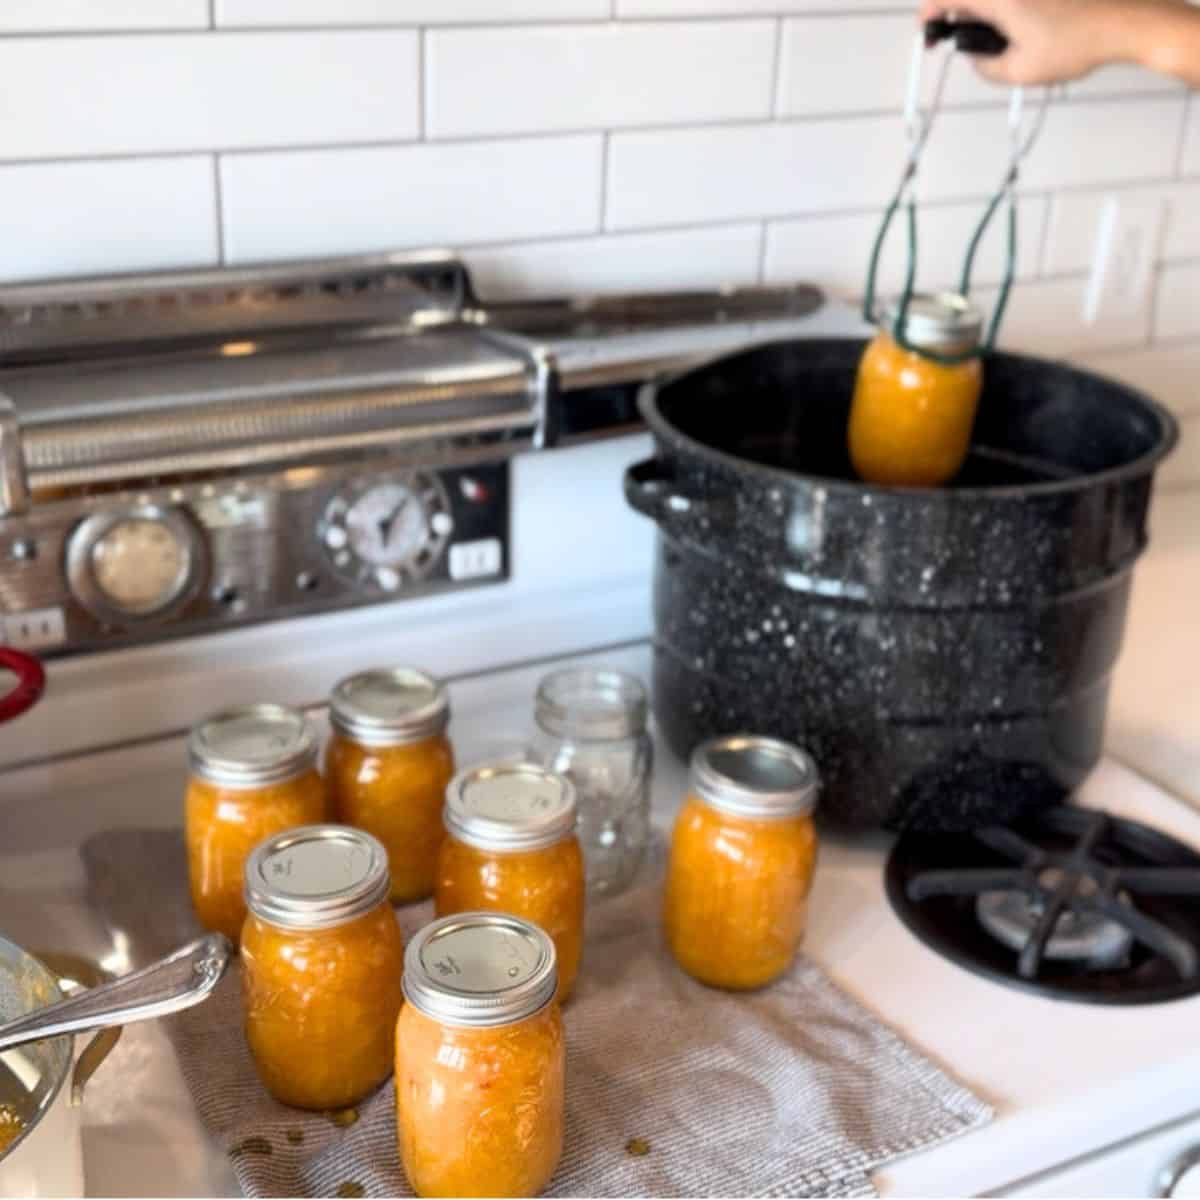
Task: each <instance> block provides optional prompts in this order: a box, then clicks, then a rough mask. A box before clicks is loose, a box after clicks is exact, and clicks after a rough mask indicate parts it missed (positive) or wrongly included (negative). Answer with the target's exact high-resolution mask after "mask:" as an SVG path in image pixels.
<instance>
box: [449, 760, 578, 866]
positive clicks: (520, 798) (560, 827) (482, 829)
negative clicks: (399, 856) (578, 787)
mask: <svg viewBox="0 0 1200 1200" xmlns="http://www.w3.org/2000/svg"><path fill="white" fill-rule="evenodd" d="M575 820H576V800H575V787H574V785H573V784H572V783H571V781H570V780H569V779H567V778H565V777H564V776H562V775H556V774H555V773H554V772H553V771H548V770H546V769H545V767H540V766H537V765H536V764H534V763H513V762H509V763H498V764H496V765H494V766H483V767H473V768H470V769H469V770H466V771H461V772H459V774H457V775H456V776H455V777H454V778H453V779H452V780H451V781H450V786H449V787H448V788H447V789H446V807H445V810H444V812H443V821H444V823H445V826H446V831H447V832H448V833H449V834H451V835H452V836H453V837H455V838H457V839H458V840H459V841H460V842H465V843H466V844H467V845H469V846H475V847H476V848H477V849H480V850H540V849H543V848H544V847H546V846H553V845H555V844H556V843H557V842H560V841H562V840H563V838H566V837H569V836H570V835H571V834H573V833H574V832H575Z"/></svg>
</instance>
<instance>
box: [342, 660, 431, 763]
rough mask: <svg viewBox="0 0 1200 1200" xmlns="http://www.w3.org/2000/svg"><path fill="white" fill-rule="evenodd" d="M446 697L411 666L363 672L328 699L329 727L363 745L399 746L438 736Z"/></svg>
mask: <svg viewBox="0 0 1200 1200" xmlns="http://www.w3.org/2000/svg"><path fill="white" fill-rule="evenodd" d="M449 720H450V698H449V696H448V695H447V694H446V689H445V687H444V686H443V684H441V683H440V682H439V681H438V680H436V679H434V678H433V676H431V675H427V674H426V673H425V672H424V671H418V670H416V669H415V668H413V667H398V668H395V669H392V670H377V671H363V672H361V673H360V674H358V675H351V676H350V677H349V678H347V679H343V680H341V682H339V683H338V684H337V685H336V686H335V687H334V689H333V692H332V693H331V694H330V697H329V721H330V724H332V726H333V727H334V729H336V730H337V731H338V733H341V734H344V735H345V736H346V737H348V738H351V739H353V740H354V741H356V742H359V743H361V744H362V745H364V746H401V745H405V744H406V743H409V742H420V741H424V740H425V739H426V738H430V737H436V736H437V735H438V734H440V733H442V732H443V731H444V730H445V728H446V725H447V723H448V722H449Z"/></svg>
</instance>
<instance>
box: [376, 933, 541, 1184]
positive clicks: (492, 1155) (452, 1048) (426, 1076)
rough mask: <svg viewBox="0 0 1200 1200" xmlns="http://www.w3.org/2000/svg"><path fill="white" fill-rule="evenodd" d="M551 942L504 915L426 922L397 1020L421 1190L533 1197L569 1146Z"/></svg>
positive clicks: (402, 1123)
mask: <svg viewBox="0 0 1200 1200" xmlns="http://www.w3.org/2000/svg"><path fill="white" fill-rule="evenodd" d="M557 987H558V980H557V971H556V968H555V955H554V944H553V942H551V941H550V939H549V938H548V937H547V936H546V934H545V932H544V931H542V930H541V929H539V928H538V927H537V926H536V925H531V924H530V923H529V922H527V921H522V920H521V919H520V918H518V917H514V916H510V915H509V914H507V913H459V914H456V915H454V916H451V917H444V918H443V919H441V920H439V921H435V922H434V923H433V924H432V925H427V926H426V927H425V928H424V929H422V930H421V931H420V933H418V934H417V935H416V937H414V938H413V940H412V941H411V942H410V943H409V947H408V951H407V953H406V954H405V956H404V998H405V1001H406V1003H405V1005H404V1008H403V1010H402V1011H401V1013H400V1020H399V1021H398V1022H397V1025H396V1119H397V1130H398V1133H399V1142H400V1159H401V1162H402V1163H403V1164H404V1171H405V1173H406V1174H407V1176H408V1181H409V1183H410V1184H412V1187H413V1190H414V1191H415V1192H416V1193H417V1195H418V1196H536V1195H537V1194H538V1193H539V1192H541V1191H542V1190H543V1189H544V1188H545V1187H546V1185H547V1184H548V1183H549V1182H550V1178H551V1176H552V1175H553V1174H554V1170H555V1168H556V1167H557V1165H558V1160H559V1157H560V1155H561V1154H562V1145H563V1117H564V1112H563V1076H564V1066H565V1046H564V1042H563V1026H562V1017H561V1016H560V1015H559V1009H558V1002H557V1001H556V1000H555V998H554V997H555V992H556V991H557Z"/></svg>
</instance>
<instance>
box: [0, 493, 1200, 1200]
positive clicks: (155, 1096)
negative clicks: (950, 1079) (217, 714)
mask: <svg viewBox="0 0 1200 1200" xmlns="http://www.w3.org/2000/svg"><path fill="white" fill-rule="evenodd" d="M1154 516H1155V529H1154V532H1155V538H1156V540H1155V542H1154V544H1153V548H1152V550H1151V552H1150V553H1149V554H1148V556H1147V558H1146V559H1145V561H1144V562H1143V563H1142V565H1141V566H1140V568H1139V578H1138V584H1137V589H1136V593H1135V601H1134V611H1133V614H1132V616H1131V625H1130V636H1129V640H1128V642H1127V645H1126V650H1125V656H1124V659H1123V661H1122V665H1121V671H1120V675H1119V680H1118V687H1117V693H1116V696H1115V698H1114V708H1113V718H1112V725H1111V744H1112V745H1113V746H1114V747H1115V748H1116V749H1117V751H1118V752H1119V753H1120V754H1121V755H1122V757H1123V758H1125V759H1126V760H1127V761H1129V762H1133V763H1136V764H1137V765H1138V766H1139V767H1142V768H1143V769H1144V770H1145V771H1148V772H1151V773H1153V774H1155V775H1156V776H1158V777H1160V778H1162V779H1163V780H1165V781H1167V782H1168V784H1169V785H1170V786H1171V787H1173V788H1177V789H1178V790H1179V791H1181V792H1187V793H1188V794H1189V795H1190V796H1191V797H1192V798H1193V800H1195V802H1196V803H1197V805H1200V699H1198V698H1197V697H1195V695H1194V694H1193V693H1192V691H1191V681H1190V679H1189V677H1188V673H1187V668H1188V666H1189V665H1190V664H1192V663H1195V662H1196V661H1198V659H1197V655H1196V650H1197V649H1198V648H1200V623H1197V621H1196V619H1195V617H1194V615H1193V614H1194V611H1195V601H1194V599H1193V595H1194V593H1191V589H1189V588H1188V587H1187V584H1188V583H1193V584H1195V585H1196V587H1197V588H1200V534H1198V535H1197V539H1196V543H1195V544H1194V545H1189V544H1188V542H1187V539H1186V538H1185V536H1184V533H1185V531H1186V529H1187V527H1188V525H1189V522H1190V524H1191V527H1192V528H1193V529H1197V530H1200V523H1198V522H1197V521H1196V520H1195V519H1194V518H1195V517H1198V516H1200V494H1195V495H1183V494H1180V495H1175V496H1165V497H1162V498H1160V500H1159V501H1158V503H1157V506H1156V509H1155V514H1154ZM603 658H604V660H605V661H608V662H611V663H613V665H617V666H624V667H626V668H627V669H633V670H636V671H638V672H639V673H642V674H645V673H646V671H647V667H648V657H647V650H646V648H645V647H644V646H634V647H630V648H626V649H624V650H618V651H612V652H608V653H606V654H605V655H603ZM430 661H434V658H431V659H430ZM544 669H545V667H544V665H539V666H536V667H529V668H523V669H520V670H514V671H504V672H500V673H497V674H492V675H485V676H482V677H479V678H474V679H468V680H465V681H462V682H459V683H456V684H454V685H453V687H452V697H453V703H454V709H455V724H454V735H455V739H456V742H457V744H458V746H459V749H460V757H461V758H462V759H463V760H464V761H468V760H470V759H472V758H475V757H480V756H483V755H485V754H488V753H491V752H494V751H496V750H498V749H502V748H504V747H505V746H506V745H510V744H511V743H512V741H513V740H515V739H519V738H521V737H522V734H523V725H524V722H525V720H526V719H527V713H528V710H529V703H530V698H531V696H532V693H533V687H534V685H535V683H536V681H537V679H538V678H539V677H540V675H541V674H542V672H543V671H544ZM183 771H184V765H183V746H182V742H181V741H180V740H179V739H167V740H163V741H156V742H151V743H147V744H144V745H136V746H128V747H125V748H123V749H118V750H114V751H110V752H106V753H101V754H95V755H86V756H79V757H75V758H69V759H66V760H61V761H59V762H57V763H53V764H48V765H39V766H34V767H29V768H26V769H23V770H19V771H12V772H8V773H6V774H3V775H0V827H3V829H4V831H5V836H4V843H3V846H2V847H0V925H3V927H4V929H5V932H6V933H8V934H9V935H10V936H13V937H15V938H16V939H17V940H18V941H22V942H24V943H25V944H27V945H31V946H51V945H57V946H60V947H63V948H66V947H67V946H68V945H69V946H70V948H72V949H76V950H78V951H84V952H86V951H88V950H89V949H90V950H91V951H92V952H93V953H103V954H107V955H109V956H110V957H111V959H112V961H113V962H114V965H118V966H119V963H120V946H119V944H114V943H113V941H112V939H111V938H108V937H107V935H106V934H105V933H104V931H102V930H100V929H99V928H97V923H96V922H95V920H94V918H92V917H91V916H90V915H89V914H88V912H87V910H86V906H85V905H84V903H83V879H82V872H81V869H80V866H79V862H78V857H77V855H76V847H77V846H78V845H79V843H80V842H81V841H82V840H83V839H84V838H86V837H87V836H88V835H89V834H90V833H92V832H94V831H97V830H100V829H103V828H112V827H114V826H118V825H120V826H146V825H155V826H171V825H177V824H178V823H179V820H180V803H181V800H180V798H181V789H182V783H183ZM682 787H683V775H682V767H681V766H680V764H678V763H677V762H675V761H673V760H671V759H670V758H669V756H666V755H663V756H662V757H661V759H660V764H659V769H658V770H657V772H656V782H655V789H656V809H657V810H658V811H659V812H660V813H662V814H663V815H664V816H665V815H666V814H667V813H669V812H670V811H671V809H672V808H673V806H674V805H675V804H676V803H677V802H678V798H679V796H680V795H681V793H682ZM1081 801H1082V802H1083V803H1085V804H1092V805H1098V806H1101V807H1104V808H1106V809H1109V810H1111V811H1114V812H1117V813H1122V814H1126V815H1129V816H1133V817H1136V818H1138V819H1139V820H1143V821H1145V822H1147V823H1149V824H1152V825H1154V826H1156V827H1158V828H1159V829H1162V830H1165V831H1168V832H1170V833H1173V834H1175V835H1176V836H1178V837H1180V838H1182V839H1183V840H1184V841H1187V842H1189V843H1190V844H1192V845H1194V846H1197V847H1200V812H1198V811H1195V810H1193V809H1192V808H1190V807H1188V806H1187V805H1185V804H1182V803H1180V802H1179V801H1178V800H1176V799H1174V798H1173V797H1171V796H1170V795H1168V794H1167V793H1165V792H1163V791H1162V790H1160V789H1159V788H1157V787H1155V786H1153V785H1151V784H1149V783H1147V782H1146V781H1145V780H1144V779H1142V778H1139V777H1138V776H1136V775H1134V774H1132V773H1131V772H1130V771H1129V770H1127V769H1126V768H1124V767H1122V766H1120V765H1118V764H1116V763H1114V762H1112V761H1106V762H1105V763H1104V765H1103V766H1102V767H1101V768H1100V769H1099V770H1098V771H1097V772H1096V773H1095V774H1094V776H1093V777H1092V779H1091V780H1089V782H1088V783H1087V785H1086V786H1085V788H1084V789H1083V794H1082V796H1081ZM887 845H888V839H887V838H886V837H884V836H882V835H879V836H875V837H869V838H865V839H856V840H853V841H847V840H839V839H833V838H828V837H827V838H826V839H825V843H824V846H823V849H822V857H821V862H820V868H819V870H818V874H817V882H816V888H815V891H814V896H813V902H812V926H811V930H810V935H809V939H808V943H807V947H806V948H807V952H808V953H809V954H811V955H812V957H813V958H815V959H816V960H818V961H819V962H820V963H821V964H822V965H823V966H824V967H825V968H826V969H827V970H828V971H829V972H830V974H831V975H832V976H833V977H834V978H835V979H836V980H837V981H838V982H839V983H840V984H841V985H842V986H844V987H845V988H846V989H847V990H848V991H850V992H852V993H853V994H854V995H855V996H857V997H858V998H859V999H860V1000H861V1001H862V1002H863V1003H865V1004H866V1005H868V1006H870V1007H871V1008H873V1009H874V1010H875V1011H877V1012H879V1013H880V1014H881V1015H882V1016H883V1017H884V1018H885V1019H886V1020H888V1021H889V1022H891V1023H892V1024H893V1025H894V1026H895V1027H896V1028H897V1029H898V1030H899V1031H900V1032H901V1033H902V1034H903V1035H904V1036H905V1037H907V1038H908V1039H909V1040H910V1041H911V1042H913V1043H914V1044H915V1045H916V1046H918V1047H919V1048H921V1049H922V1050H924V1051H925V1052H926V1053H928V1054H929V1055H930V1056H932V1057H933V1058H935V1059H936V1060H938V1061H939V1062H940V1063H941V1064H942V1065H943V1066H945V1067H946V1068H947V1069H948V1070H950V1071H951V1072H952V1073H953V1074H954V1075H956V1076H957V1077H958V1078H959V1079H960V1080H962V1081H963V1082H964V1083H965V1084H967V1085H968V1086H970V1087H971V1088H973V1089H974V1090H976V1091H977V1092H978V1093H979V1094H980V1095H982V1096H983V1097H984V1098H985V1099H987V1100H988V1101H990V1102H991V1103H992V1104H993V1105H994V1106H995V1108H996V1110H997V1117H996V1119H995V1121H993V1122H992V1123H991V1124H990V1125H989V1126H987V1127H985V1128H984V1129H982V1130H979V1131H976V1132H974V1133H971V1134H968V1135H965V1136H963V1137H961V1138H960V1139H958V1140H957V1141H955V1142H952V1143H949V1144H947V1145H943V1146H941V1147H938V1148H935V1149H933V1150H929V1151H925V1152H923V1153H921V1154H917V1155H914V1156H911V1157H910V1158H908V1159H905V1160H902V1161H899V1162H897V1163H894V1164H892V1165H890V1166H888V1167H887V1168H886V1169H884V1170H883V1171H881V1172H880V1173H879V1174H878V1176H877V1177H876V1182H877V1184H878V1186H879V1187H880V1189H881V1190H882V1191H883V1192H885V1193H886V1194H896V1195H899V1194H904V1195H913V1194H921V1195H969V1194H979V1193H981V1192H986V1191H995V1190H1001V1189H1003V1188H1005V1187H1006V1186H1007V1185H1010V1184H1012V1183H1013V1182H1014V1181H1016V1180H1018V1179H1021V1178H1024V1177H1026V1176H1028V1175H1031V1174H1034V1173H1036V1172H1038V1171H1041V1170H1044V1169H1047V1168H1049V1167H1053V1166H1056V1165H1058V1164H1061V1163H1062V1162H1064V1161H1065V1160H1066V1159H1068V1158H1071V1157H1074V1156H1078V1155H1084V1154H1086V1153H1088V1152H1089V1151H1090V1150H1093V1149H1096V1148H1099V1147H1103V1146H1108V1145H1111V1144H1112V1143H1114V1142H1116V1141H1118V1140H1120V1139H1122V1138H1125V1137H1128V1136H1130V1135H1132V1134H1134V1133H1137V1132H1139V1131H1141V1130H1144V1129H1148V1128H1150V1127H1153V1126H1155V1125H1158V1124H1160V1123H1163V1122H1166V1121H1171V1120H1175V1119H1178V1118H1180V1117H1183V1116H1184V1115H1186V1114H1188V1113H1190V1112H1192V1111H1193V1110H1195V1109H1200V1092H1198V1091H1197V1088H1196V1080H1197V1079H1200V1036H1197V1030H1200V998H1197V999H1192V1000H1184V1001H1179V1002H1175V1003H1170V1004H1163V1005H1155V1006H1152V1007H1134V1008H1109V1007H1094V1006H1089V1005H1083V1004H1075V1003H1064V1002H1059V1001H1052V1000H1047V999H1042V998H1039V997H1036V996H1033V995H1028V994H1026V993H1023V992H1020V991H1017V990H1014V989H1011V988H1005V987H1001V986H999V985H998V984H995V983H993V982H990V981H987V980H984V979H981V978H978V977H976V976H974V975H971V974H970V973H968V972H966V971H964V970H962V969H960V968H958V967H955V966H953V965H952V964H950V963H949V962H946V961H944V960H942V959H940V958H939V957H938V956H937V955H936V954H934V953H933V952H932V951H930V950H928V949H926V948H925V947H924V946H922V945H921V944H920V943H919V942H917V941H916V939H915V938H913V937H912V935H910V934H909V933H908V931H907V930H906V929H905V928H904V927H903V926H902V925H901V924H900V922H899V921H898V919H897V918H896V917H895V916H894V915H893V914H892V912H891V909H890V907H889V906H888V903H887V900H886V898H885V896H884V892H883V880H882V865H883V859H884V853H885V851H886V848H887ZM89 1091H90V1095H89V1098H88V1100H87V1105H86V1109H85V1155H86V1169H87V1172H88V1186H89V1190H90V1191H92V1192H94V1193H97V1194H109V1195H112V1194H125V1195H139V1194H140V1195H181V1194H196V1193H200V1194H205V1193H208V1194H211V1193H214V1192H215V1193H226V1192H228V1191H229V1190H230V1189H231V1188H232V1186H233V1183H232V1176H231V1173H230V1172H229V1169H228V1164H227V1163H226V1162H225V1160H224V1158H223V1156H222V1155H221V1154H220V1152H219V1150H218V1149H217V1148H216V1147H215V1146H213V1145H212V1144H211V1142H210V1141H209V1139H208V1138H207V1136H206V1135H205V1134H204V1132H203V1130H202V1128H201V1127H200V1125H199V1122H198V1119H197V1117H196V1115H195V1113H194V1110H193V1109H192V1106H191V1102H190V1100H189V1098H188V1095H187V1092H186V1089H185V1088H184V1086H183V1082H182V1079H181V1077H180V1075H179V1070H178V1067H177V1065H176V1063H175V1060H174V1056H173V1055H172V1054H171V1052H170V1048H169V1046H168V1044H167V1042H166V1039H165V1037H164V1035H163V1034H162V1032H161V1030H159V1029H157V1028H156V1027H153V1026H143V1027H138V1028H136V1029H131V1030H129V1031H127V1033H126V1036H125V1038H124V1039H123V1041H122V1043H121V1044H120V1046H119V1047H118V1048H117V1051H116V1052H115V1054H114V1061H112V1062H110V1063H108V1064H106V1066H105V1068H104V1069H103V1070H102V1071H101V1072H99V1073H98V1075H97V1077H96V1079H95V1080H94V1081H93V1083H92V1084H91V1085H89Z"/></svg>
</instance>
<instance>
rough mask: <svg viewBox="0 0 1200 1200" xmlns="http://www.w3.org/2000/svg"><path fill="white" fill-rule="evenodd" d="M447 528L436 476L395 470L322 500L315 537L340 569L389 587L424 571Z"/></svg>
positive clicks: (450, 526)
mask: <svg viewBox="0 0 1200 1200" xmlns="http://www.w3.org/2000/svg"><path fill="white" fill-rule="evenodd" d="M452 529H453V522H452V520H451V517H450V504H449V501H448V500H447V497H446V492H445V489H444V488H443V487H442V485H441V482H440V481H439V480H438V479H437V477H436V476H433V475H426V474H424V473H423V472H419V471H396V472H391V473H389V474H387V475H383V476H373V477H371V478H368V479H362V480H355V481H353V482H351V483H348V484H347V485H345V486H344V487H343V488H341V489H340V490H339V491H337V492H336V493H335V494H334V495H333V496H332V497H331V498H330V500H329V503H328V504H327V505H326V506H325V511H324V514H323V515H322V517H321V521H320V525H319V527H318V529H317V537H318V538H319V539H320V541H321V544H322V545H323V546H324V547H325V553H326V554H327V555H328V556H329V558H330V560H331V561H332V563H333V566H334V568H335V569H336V570H337V572H338V574H339V575H342V576H343V577H345V578H347V579H350V580H352V581H353V582H355V583H359V584H363V585H366V586H368V587H378V588H382V589H383V590H384V591H389V592H390V591H395V590H397V589H398V588H400V587H401V586H402V585H403V584H404V583H405V582H410V581H413V580H417V579H423V578H424V577H425V576H426V575H428V574H429V572H430V571H431V570H432V569H433V567H434V566H435V564H436V563H437V561H438V558H439V556H440V555H441V553H442V551H443V549H444V548H445V545H446V542H447V541H448V540H449V537H450V533H451V530H452Z"/></svg>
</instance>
